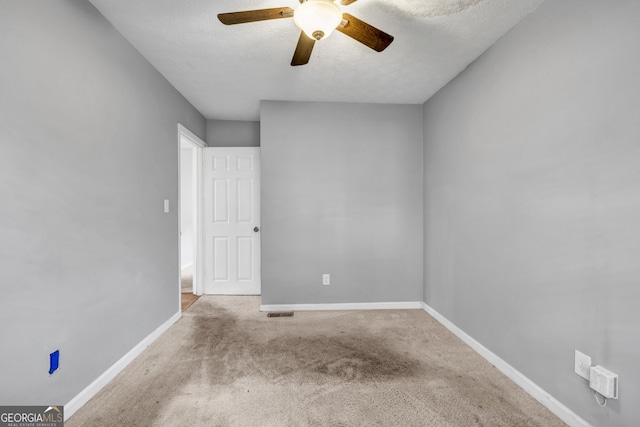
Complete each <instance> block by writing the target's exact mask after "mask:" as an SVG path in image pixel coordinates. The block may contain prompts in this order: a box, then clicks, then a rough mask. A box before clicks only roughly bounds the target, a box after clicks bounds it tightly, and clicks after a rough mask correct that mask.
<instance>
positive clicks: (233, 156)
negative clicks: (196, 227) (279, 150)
mask: <svg viewBox="0 0 640 427" xmlns="http://www.w3.org/2000/svg"><path fill="white" fill-rule="evenodd" d="M204 222H205V224H204V229H205V245H204V246H205V249H204V255H205V262H204V267H205V293H207V294H224V295H260V148H257V147H242V148H218V147H212V148H205V149H204Z"/></svg>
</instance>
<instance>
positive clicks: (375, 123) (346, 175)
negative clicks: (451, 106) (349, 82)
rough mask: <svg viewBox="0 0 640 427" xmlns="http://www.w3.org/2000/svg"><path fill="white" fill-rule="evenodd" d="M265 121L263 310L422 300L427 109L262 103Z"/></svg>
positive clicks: (263, 143)
mask: <svg viewBox="0 0 640 427" xmlns="http://www.w3.org/2000/svg"><path fill="white" fill-rule="evenodd" d="M260 119H261V120H260V122H261V141H262V148H261V161H262V164H261V167H262V199H261V203H262V206H261V210H262V233H263V234H262V302H263V304H293V303H346V302H381V301H384V302H387V301H419V300H421V298H422V141H423V140H422V108H421V106H420V105H366V104H334V103H306V102H276V101H268V102H264V101H263V102H262V105H261V112H260ZM323 273H329V274H331V281H332V282H331V283H332V284H331V285H330V286H322V274H323Z"/></svg>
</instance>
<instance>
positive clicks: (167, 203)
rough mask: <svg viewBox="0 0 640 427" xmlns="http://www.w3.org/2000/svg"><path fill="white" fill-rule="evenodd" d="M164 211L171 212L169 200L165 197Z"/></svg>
mask: <svg viewBox="0 0 640 427" xmlns="http://www.w3.org/2000/svg"><path fill="white" fill-rule="evenodd" d="M164 213H169V200H168V199H164Z"/></svg>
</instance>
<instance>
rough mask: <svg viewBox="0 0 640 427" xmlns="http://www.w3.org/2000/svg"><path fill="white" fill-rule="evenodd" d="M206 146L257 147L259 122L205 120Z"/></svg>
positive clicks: (258, 142)
mask: <svg viewBox="0 0 640 427" xmlns="http://www.w3.org/2000/svg"><path fill="white" fill-rule="evenodd" d="M207 145H208V146H210V147H259V146H260V122H245V121H241V120H207Z"/></svg>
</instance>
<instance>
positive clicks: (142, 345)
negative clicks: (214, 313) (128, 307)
mask: <svg viewBox="0 0 640 427" xmlns="http://www.w3.org/2000/svg"><path fill="white" fill-rule="evenodd" d="M181 316H182V312H181V311H178V312H177V313H176V314H174V315H173V316H171V318H170V319H169V320H167V321H166V322H164V323H163V324H162V325H160V326H159V327H158V328H157V329H156V330H155V331H153V332H151V333H150V334H149V335H148V336H147V337H146V338H144V339H143V340H142V341H140V342H139V343H138V344H137V345H136V346H135V347H133V348H132V349H131V350H129V352H128V353H127V354H125V355H124V356H122V357H121V358H120V359H119V360H118V361H117V362H116V363H114V364H113V365H112V366H111V367H110V368H109V369H107V370H106V371H104V372H103V373H102V375H100V376H99V377H98V378H97V379H96V380H95V381H94V382H92V383H91V384H89V385H88V386H87V387H86V388H85V389H84V390H82V391H81V392H80V393H78V395H77V396H76V397H74V398H73V399H71V400H70V401H69V402H68V403H67V404H66V405H64V420H65V421H67V420H68V419H69V417H71V416H72V415H73V414H75V413H76V411H77V410H78V409H80V408H81V407H82V406H83V405H84V404H85V403H87V402H88V401H89V399H91V398H92V397H93V396H95V395H96V394H97V393H98V392H99V391H100V390H102V388H103V387H104V386H105V385H107V383H108V382H109V381H111V380H112V379H113V378H114V377H115V376H116V375H118V374H119V373H120V372H121V371H122V370H123V369H124V368H126V367H127V365H128V364H129V363H131V362H132V361H133V359H135V358H136V357H138V356H139V355H140V353H142V352H143V351H144V350H145V349H146V348H147V347H149V345H151V343H152V342H154V341H155V340H156V339H158V337H160V335H162V334H163V333H164V332H165V331H166V330H167V329H169V327H170V326H171V325H173V324H174V323H176V322H177V321H178V319H180V317H181Z"/></svg>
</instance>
